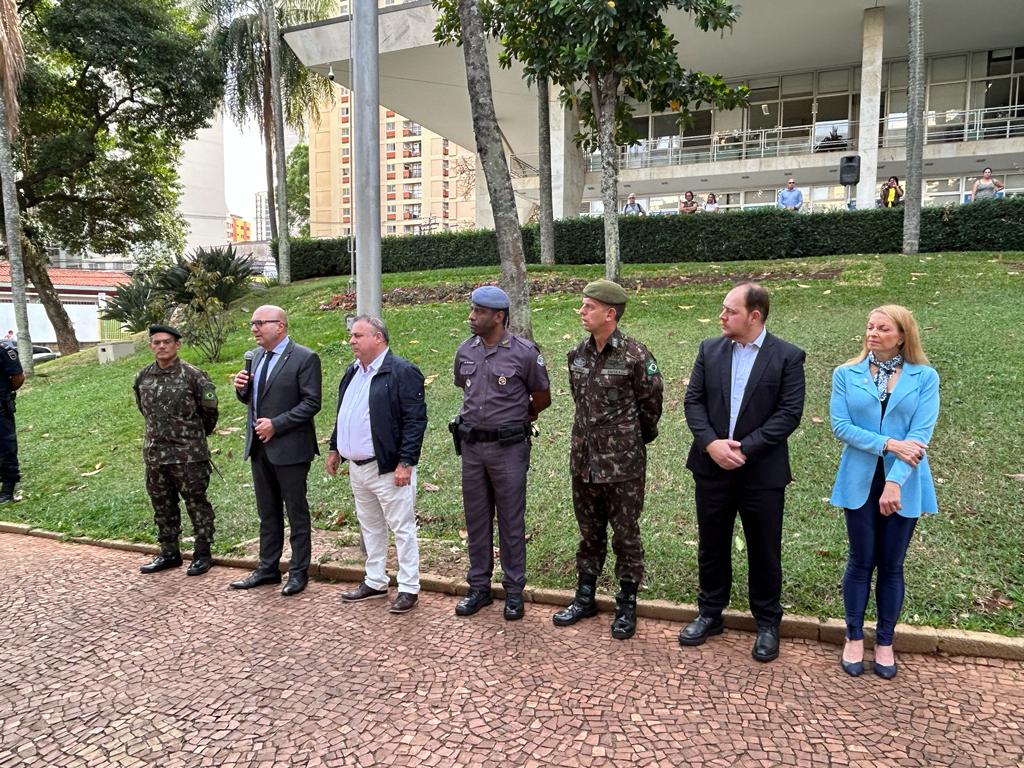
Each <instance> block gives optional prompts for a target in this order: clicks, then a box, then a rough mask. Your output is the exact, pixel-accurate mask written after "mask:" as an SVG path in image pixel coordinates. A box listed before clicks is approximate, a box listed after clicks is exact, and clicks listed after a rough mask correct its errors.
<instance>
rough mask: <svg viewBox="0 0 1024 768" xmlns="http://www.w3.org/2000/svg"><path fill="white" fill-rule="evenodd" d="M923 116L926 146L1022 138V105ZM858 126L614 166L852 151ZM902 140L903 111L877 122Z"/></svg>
mask: <svg viewBox="0 0 1024 768" xmlns="http://www.w3.org/2000/svg"><path fill="white" fill-rule="evenodd" d="M925 118H926V119H925V143H926V144H947V143H961V142H968V141H981V140H988V139H1009V138H1024V106H1016V107H996V108H992V109H975V110H967V111H962V110H954V111H948V112H929V113H927V114H926V116H925ZM859 128H860V124H859V123H858V122H857V121H855V120H830V121H827V122H820V123H814V124H812V125H807V126H799V127H792V128H765V129H761V130H748V131H739V130H737V131H729V132H722V133H713V134H710V135H706V136H664V137H662V138H660V139H651V140H645V141H641V142H640V143H638V144H634V145H631V146H621V147H619V168H621V169H624V170H626V169H629V170H632V169H636V168H655V167H661V166H672V165H688V164H691V163H716V162H722V161H727V160H753V159H761V158H765V157H788V156H792V155H805V154H812V153H819V152H845V153H852V152H856V151H857V141H858V136H859ZM906 138H907V117H906V115H905V114H894V115H888V116H887V117H883V118H881V119H880V120H879V121H878V146H879V147H883V148H888V147H904V146H906ZM535 158H536V156H535V155H534V156H530V155H524V156H521V157H513V158H512V163H511V165H512V166H513V168H514V170H513V175H514V176H533V175H536V172H535V168H534V167H533V165H534V163H535V162H536V160H535ZM600 169H601V154H600V153H599V152H595V153H594V154H593V155H591V156H590V157H589V158H588V160H587V170H590V171H598V170H600Z"/></svg>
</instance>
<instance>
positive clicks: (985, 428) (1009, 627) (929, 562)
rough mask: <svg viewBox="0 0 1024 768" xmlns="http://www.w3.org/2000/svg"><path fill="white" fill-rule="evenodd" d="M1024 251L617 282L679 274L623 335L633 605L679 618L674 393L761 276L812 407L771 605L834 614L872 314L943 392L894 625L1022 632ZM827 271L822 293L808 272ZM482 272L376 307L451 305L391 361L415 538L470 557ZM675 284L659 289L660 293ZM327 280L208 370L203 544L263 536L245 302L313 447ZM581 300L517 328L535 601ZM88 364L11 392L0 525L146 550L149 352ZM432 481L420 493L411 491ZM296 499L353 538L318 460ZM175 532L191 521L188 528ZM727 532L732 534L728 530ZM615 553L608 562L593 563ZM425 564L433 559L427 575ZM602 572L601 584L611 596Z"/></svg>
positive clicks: (683, 565)
mask: <svg viewBox="0 0 1024 768" xmlns="http://www.w3.org/2000/svg"><path fill="white" fill-rule="evenodd" d="M601 271H602V270H601V268H599V267H573V268H560V267H554V268H542V267H531V268H530V275H531V277H532V278H551V279H566V278H575V279H580V278H582V279H587V278H593V277H597V276H599V275H600V273H601ZM1022 271H1024V253H1012V254H1010V253H1006V254H992V253H968V254H960V253H957V254H934V255H927V256H921V257H920V258H913V259H907V258H904V257H900V256H893V255H886V256H874V255H866V256H865V255H860V256H849V257H845V258H837V257H823V258H815V259H807V260H801V261H773V262H735V263H722V264H683V265H626V266H625V269H624V282H625V283H626V284H627V285H628V284H629V282H630V280H632V279H635V278H653V277H680V276H683V277H686V278H688V279H690V280H691V281H690V282H688V283H686V284H683V285H681V286H675V287H659V288H646V289H643V290H641V291H639V292H637V293H635V294H634V296H633V297H632V298H631V301H630V304H629V307H628V309H627V312H626V315H625V317H624V318H623V320H624V322H623V325H622V327H623V329H624V330H625V332H626V333H628V334H631V335H634V336H636V337H637V338H639V339H640V340H642V341H644V342H645V343H646V344H647V345H648V346H649V347H650V349H651V350H652V352H653V353H654V354H655V355H656V357H657V358H658V363H659V365H660V367H661V369H662V371H663V374H664V376H665V380H666V387H665V412H664V416H663V418H662V422H661V436H660V437H659V438H658V440H657V441H656V442H655V443H654V444H653V445H652V446H651V450H650V454H649V462H648V497H647V506H646V509H645V511H644V517H643V532H644V543H645V546H646V549H647V560H648V570H647V579H646V583H645V584H644V587H643V592H642V596H643V597H648V598H654V597H658V598H667V599H671V600H679V601H686V602H693V601H694V600H695V597H696V590H697V563H696V559H697V542H696V539H697V533H696V523H695V519H694V503H693V482H692V479H691V477H690V474H689V473H688V472H687V471H686V470H685V469H684V466H683V464H684V461H685V457H686V452H687V450H688V449H689V446H690V440H691V437H690V433H689V431H688V430H687V429H686V426H685V424H684V421H683V408H682V397H683V392H684V389H685V382H686V380H687V377H688V376H689V372H690V367H691V365H692V363H693V358H694V355H695V353H696V349H697V344H698V343H699V341H700V340H701V339H703V338H704V337H706V336H709V335H714V334H717V333H718V332H719V329H718V325H717V321H716V317H717V314H718V311H719V306H720V304H721V301H722V298H723V297H724V295H725V293H726V292H727V290H728V287H729V284H730V283H731V281H732V280H733V279H734V278H735V277H736V276H737V275H744V276H745V275H751V274H753V275H758V276H763V281H764V282H765V284H766V285H767V287H768V288H769V290H770V291H771V293H772V310H771V315H770V317H769V321H768V327H769V329H770V330H771V331H772V332H774V333H776V334H778V335H780V336H782V337H783V338H786V339H788V340H789V341H792V342H793V343H795V344H798V345H800V346H801V347H803V348H804V349H806V350H807V353H808V354H807V405H806V410H805V413H804V419H803V423H802V424H801V426H800V428H799V429H798V430H797V432H796V433H795V434H794V435H793V437H792V438H791V439H790V446H791V450H792V456H793V465H794V474H795V476H796V482H795V483H794V484H793V485H792V486H791V487H790V489H789V492H788V495H787V514H786V523H785V530H784V545H783V557H784V568H783V570H784V574H785V584H784V587H783V602H784V603H785V605H786V608H787V610H789V611H791V612H794V613H800V614H809V615H817V616H822V617H841V616H842V599H841V594H840V589H839V582H840V578H841V575H842V570H843V566H844V563H845V558H846V551H845V549H846V535H845V527H844V522H843V515H842V511H841V510H837V509H835V508H833V507H830V506H829V505H828V503H827V497H828V496H829V493H830V489H831V484H832V480H833V478H834V474H835V470H836V466H837V464H838V460H839V454H840V448H841V447H840V444H839V442H838V441H837V440H836V439H835V438H834V437H833V436H832V434H831V430H830V429H829V415H828V398H829V386H830V381H831V372H832V369H833V368H834V367H835V366H836V365H838V364H839V363H841V362H843V361H844V360H846V359H848V358H849V357H851V356H853V355H854V354H855V353H856V352H857V351H858V350H859V348H860V334H861V332H862V330H863V328H864V323H865V319H866V315H867V311H868V310H869V309H870V308H871V307H874V306H876V305H878V304H883V303H890V302H893V303H901V304H906V305H907V306H909V307H911V308H913V309H914V311H915V313H916V314H917V317H918V319H919V322H920V323H921V325H922V327H923V329H924V334H923V335H924V345H925V349H926V351H927V353H928V355H929V357H930V358H931V361H932V363H933V364H934V365H935V367H936V368H937V369H938V371H939V373H940V375H941V377H942V390H941V391H942V413H941V417H940V420H939V424H938V428H937V430H936V432H935V436H934V438H933V442H932V447H931V449H930V455H931V464H932V468H933V471H934V472H935V476H936V478H937V482H938V495H939V507H940V514H939V515H938V516H937V517H930V518H928V519H925V520H923V521H922V522H921V524H920V525H919V526H918V529H917V533H916V534H915V538H914V541H913V543H912V545H911V550H910V555H909V557H908V560H907V576H908V579H907V580H908V594H907V601H906V605H905V608H904V618H905V619H906V620H908V621H911V622H914V623H922V624H929V625H937V626H955V627H962V628H967V629H985V630H994V631H998V632H1002V633H1006V634H1016V635H1020V634H1024V547H1022V541H1024V536H1022V533H1021V531H1022V526H1021V522H1020V518H1019V515H1020V514H1021V511H1022V504H1021V500H1022V499H1021V497H1022V493H1024V482H1022V480H1024V477H1022V476H1021V473H1024V462H1022V461H1021V458H1020V455H1019V450H1018V445H1019V443H1020V435H1021V433H1022V431H1024V414H1022V411H1021V394H1022V392H1024V387H1022V378H1024V374H1022V369H1024V310H1022V308H1021V307H1022V302H1021V296H1022V295H1024V278H1022V277H1021V272H1022ZM823 275H824V276H823ZM496 276H497V272H496V270H485V269H462V270H447V271H439V272H429V273H406V274H399V275H385V277H384V290H385V291H389V290H391V289H394V288H403V289H406V290H417V289H422V288H425V287H431V286H438V285H440V286H447V287H448V288H449V289H452V290H453V293H454V294H456V295H461V296H463V297H465V298H463V299H461V300H459V301H456V302H450V301H449V302H444V303H421V304H411V305H405V306H388V305H386V306H385V312H384V314H385V319H386V320H387V322H388V325H389V328H390V330H391V346H392V349H394V350H395V351H396V352H397V353H399V354H401V355H403V356H405V357H408V358H410V359H411V360H413V361H414V362H416V363H417V364H418V365H419V366H420V368H421V369H422V370H423V373H424V375H425V376H426V377H427V382H428V386H427V400H428V404H429V414H430V424H429V427H428V431H427V436H426V441H425V444H424V450H423V457H422V461H421V464H420V469H419V480H420V485H421V487H420V492H419V498H418V511H419V515H420V522H421V533H420V535H421V536H422V537H424V538H428V539H436V540H439V541H447V542H450V544H451V546H452V547H462V548H464V543H463V542H462V540H461V538H460V529H462V528H463V527H464V526H463V521H462V501H461V491H460V485H459V465H458V462H457V460H456V458H455V456H454V454H453V452H452V447H451V440H450V436H449V434H448V431H447V429H446V423H447V421H448V419H449V418H451V417H452V416H453V415H454V414H455V413H456V412H457V410H458V406H459V402H460V394H461V393H460V392H459V390H457V389H455V388H454V387H453V386H452V384H451V375H452V374H451V368H452V358H453V355H454V352H455V349H456V347H457V346H458V344H459V343H460V342H461V341H462V340H463V339H464V338H466V336H467V335H468V330H467V325H466V315H467V312H468V305H467V301H468V291H461V292H460V291H457V290H454V289H457V288H458V287H459V286H460V285H461V284H463V283H465V284H466V285H471V284H475V283H477V282H482V281H485V280H493V279H495V278H496ZM666 282H669V281H661V283H660V284H665V283H666ZM346 283H347V280H346V279H345V278H329V279H321V280H313V281H307V282H303V283H301V284H296V285H291V286H287V287H278V288H272V289H268V290H265V291H263V292H258V293H254V294H253V295H252V296H251V297H250V298H249V299H247V300H245V301H243V302H241V304H240V306H238V307H237V309H236V310H235V313H234V315H233V316H234V319H235V321H234V330H233V331H232V333H231V336H230V338H229V340H228V342H227V344H226V345H225V347H224V352H223V360H224V362H221V363H217V364H213V365H210V364H205V363H202V362H201V361H199V360H198V357H197V355H196V354H195V351H194V350H190V349H186V350H184V357H185V358H186V359H189V360H191V361H193V362H197V363H198V364H200V365H201V366H203V367H204V368H206V370H207V371H209V373H210V374H211V376H212V377H213V379H214V381H215V382H216V383H217V387H218V391H219V393H220V396H221V408H222V410H221V422H220V425H219V426H220V430H221V431H220V433H218V434H215V435H214V436H213V437H212V438H211V440H210V442H211V446H212V448H213V450H214V452H215V455H214V461H215V464H216V466H217V468H218V469H219V472H220V476H217V475H215V476H214V480H213V483H212V486H211V497H212V500H213V502H214V506H215V508H216V510H217V537H216V543H215V549H216V551H217V552H220V553H228V552H232V551H236V550H237V549H238V548H239V547H240V546H241V545H242V544H243V542H246V541H249V540H251V539H253V538H255V537H256V535H257V519H256V512H255V507H254V501H253V495H252V488H251V480H250V476H249V469H248V466H247V464H246V463H245V462H244V461H243V460H242V458H241V453H242V445H243V433H242V430H241V428H242V425H243V418H244V416H243V407H242V406H241V404H239V403H238V402H237V401H236V400H235V398H234V396H233V389H232V388H231V387H230V384H229V382H228V377H229V375H230V374H231V373H233V372H234V371H235V370H237V369H238V368H239V367H240V366H241V360H242V353H243V352H244V351H245V350H246V349H247V348H249V347H251V346H252V344H251V340H250V335H249V332H248V326H247V320H248V317H249V313H250V311H251V310H252V309H253V307H255V306H256V305H258V304H261V303H276V304H280V305H281V306H283V307H285V308H286V309H287V310H288V311H289V312H290V313H291V332H292V335H293V336H294V338H295V339H296V340H297V341H299V342H300V343H303V344H306V345H308V346H311V347H312V348H314V349H315V350H317V351H318V352H319V354H320V356H321V357H322V359H323V362H324V410H323V412H322V413H321V415H320V416H319V417H318V419H317V431H318V433H319V434H320V436H321V438H322V439H323V440H324V441H326V438H327V436H328V435H329V434H330V432H331V428H332V422H333V413H334V411H335V409H336V398H337V395H336V393H337V384H338V381H339V378H340V375H341V371H342V368H343V366H344V365H346V364H347V363H348V362H349V361H350V360H351V354H350V352H349V350H348V348H347V345H346V344H345V339H346V335H345V332H344V320H343V314H342V313H341V312H339V311H322V310H320V309H319V306H320V304H321V302H324V301H326V300H328V299H329V298H330V297H331V296H332V294H335V293H339V292H342V291H344V290H345V286H346ZM578 304H579V297H578V295H577V294H575V293H566V292H551V293H543V294H540V295H536V296H535V297H534V299H533V301H532V307H533V327H534V333H535V336H536V339H537V341H538V343H539V344H540V345H541V347H542V349H543V352H544V355H545V357H546V359H547V360H548V361H549V362H548V365H549V368H550V371H551V375H552V396H553V404H552V406H551V408H549V409H548V410H547V411H545V412H544V413H543V414H542V416H541V418H540V421H539V423H538V424H539V427H540V430H541V437H540V438H539V439H538V440H536V441H535V443H534V449H533V467H532V471H531V476H530V486H529V493H528V504H529V511H528V519H527V526H528V532H529V536H530V542H529V546H528V553H529V579H530V582H531V583H532V584H534V585H544V586H561V587H570V586H572V585H574V584H575V569H574V554H575V547H576V539H577V531H576V523H575V519H574V517H573V512H572V503H571V497H570V490H569V482H568V479H569V478H568V442H569V441H568V436H569V430H570V428H571V423H572V401H571V397H570V396H569V393H568V386H567V381H566V379H567V376H566V364H565V362H566V358H565V355H566V352H567V351H568V350H569V349H570V348H571V347H572V346H573V345H574V343H575V342H576V340H577V339H578V338H579V337H580V336H581V328H580V325H579V321H578V318H577V316H576V314H575V312H574V309H575V308H576V307H577V306H578ZM141 349H142V351H141V352H140V353H139V354H137V355H136V356H135V357H133V358H130V359H128V360H124V361H120V362H118V363H114V364H111V365H106V366H103V367H100V366H98V365H96V364H95V361H94V355H95V353H93V352H86V353H84V354H83V355H79V356H74V357H70V358H67V359H62V360H57V361H54V362H52V363H47V364H46V365H44V366H41V367H40V368H39V369H38V375H37V377H36V378H35V379H34V380H33V381H31V382H30V383H28V384H27V385H26V386H25V388H24V391H23V393H21V394H20V395H19V397H18V416H17V419H18V430H19V443H20V450H21V458H22V472H23V475H24V481H23V483H22V485H21V489H22V493H23V495H24V500H23V501H21V502H20V503H17V504H13V505H10V506H7V507H5V508H4V509H3V510H2V511H0V517H2V518H4V519H7V520H14V521H23V522H31V523H32V524H34V525H38V526H41V527H44V528H49V529H52V530H56V531H62V532H66V533H68V534H69V535H91V536H100V537H111V538H122V539H130V540H138V541H153V540H154V536H155V531H154V528H153V524H152V512H151V508H150V506H149V501H148V497H147V496H146V492H145V488H144V483H143V472H142V463H141V443H142V418H141V416H140V415H139V413H138V411H137V410H136V408H135V404H134V400H133V397H132V391H131V384H132V381H133V378H134V376H135V373H136V372H137V371H138V369H139V368H141V367H142V366H143V365H145V364H146V363H147V362H148V361H149V360H150V359H151V356H150V355H149V352H148V350H147V349H146V348H145V347H141ZM427 483H429V484H430V485H431V487H436V490H426V488H425V484H427ZM310 502H311V507H312V510H313V515H314V522H315V525H316V526H317V527H319V528H329V529H332V528H341V529H347V530H354V529H355V526H356V523H355V518H354V514H353V506H352V501H351V496H350V493H349V491H348V484H347V482H345V481H344V479H342V478H334V479H332V478H328V477H327V476H326V474H325V473H324V471H323V465H322V463H317V464H315V465H314V468H313V470H312V472H311V473H310ZM186 527H187V523H186ZM737 532H739V529H738V528H737ZM741 548H742V539H741V537H739V538H737V540H736V551H735V553H734V554H735V555H736V557H735V563H734V581H735V584H736V590H735V592H734V594H733V603H732V604H733V607H737V608H744V607H745V606H746V605H747V602H746V562H745V560H746V558H745V553H744V552H741V551H740V550H741ZM611 559H612V555H611V553H609V561H611ZM425 567H426V568H427V569H429V562H427V563H426V566H425ZM611 574H612V563H611V562H609V563H608V565H607V566H606V572H605V581H604V583H603V588H605V589H609V590H610V589H612V588H613V587H612V584H611Z"/></svg>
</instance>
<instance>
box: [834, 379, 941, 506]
mask: <svg viewBox="0 0 1024 768" xmlns="http://www.w3.org/2000/svg"><path fill="white" fill-rule="evenodd" d="M829 411H830V413H831V416H832V432H833V433H834V434H835V436H836V437H838V438H839V439H840V440H842V441H843V443H844V444H845V445H844V446H843V456H842V458H841V459H840V461H839V472H838V473H837V474H836V482H835V485H834V486H833V488H832V503H833V504H834V505H835V506H837V507H845V508H846V509H857V508H859V507H862V506H863V505H864V503H865V502H866V501H867V500H868V492H869V491H870V490H871V480H872V478H873V477H874V474H875V467H876V466H877V464H878V457H879V456H883V460H884V462H885V464H884V466H885V479H886V480H887V481H888V480H891V481H892V482H895V483H899V484H900V487H901V491H900V504H901V506H902V507H903V508H902V509H901V510H900V511H899V514H900V515H902V516H903V517H920V516H921V515H922V514H935V513H936V512H938V511H939V507H938V504H937V503H936V500H935V483H934V482H933V481H932V473H931V469H930V468H929V467H928V454H927V452H925V457H924V458H923V459H922V460H921V461H920V462H919V463H918V465H917V466H916V467H911V466H910V465H909V464H907V463H906V462H905V461H902V460H901V459H899V458H897V457H896V455H895V454H892V453H886V454H884V455H883V452H882V450H883V448H884V446H885V441H886V440H888V439H890V438H892V439H894V440H910V439H912V440H920V441H921V442H922V443H928V442H929V441H930V440H931V439H932V431H933V430H934V429H935V422H936V420H937V419H938V417H939V374H938V373H936V371H935V369H934V368H932V367H930V366H927V365H915V364H913V363H904V365H903V372H902V373H901V374H900V378H899V380H898V381H897V382H896V386H895V388H894V389H893V391H892V393H890V395H889V404H888V406H887V407H886V409H885V418H882V404H881V402H880V401H879V400H878V390H877V389H875V382H874V379H872V377H871V372H870V371H869V370H868V361H867V360H866V359H865V360H861V361H860V362H859V363H854V364H852V365H842V366H840V367H838V368H836V370H835V373H833V374H832V400H831V401H830V403H829Z"/></svg>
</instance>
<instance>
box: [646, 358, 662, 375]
mask: <svg viewBox="0 0 1024 768" xmlns="http://www.w3.org/2000/svg"><path fill="white" fill-rule="evenodd" d="M644 370H646V371H647V375H648V376H653V375H654V374H656V373H658V372H659V371H658V363H657V362H655V360H654V358H653V357H652V358H651V359H650V360H648V361H647V367H646V368H645V369H644Z"/></svg>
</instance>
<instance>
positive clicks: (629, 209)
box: [622, 192, 647, 216]
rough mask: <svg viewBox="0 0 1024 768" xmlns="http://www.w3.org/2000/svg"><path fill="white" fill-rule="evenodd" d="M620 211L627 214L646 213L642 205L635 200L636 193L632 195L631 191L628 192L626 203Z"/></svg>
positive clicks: (644, 214) (640, 214)
mask: <svg viewBox="0 0 1024 768" xmlns="http://www.w3.org/2000/svg"><path fill="white" fill-rule="evenodd" d="M622 212H623V213H624V214H626V215H627V216H646V215H647V212H646V211H645V210H644V207H643V206H642V205H640V203H638V202H637V201H636V195H634V194H633V193H632V192H631V193H630V194H629V197H628V198H626V205H625V207H624V208H623V209H622Z"/></svg>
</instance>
